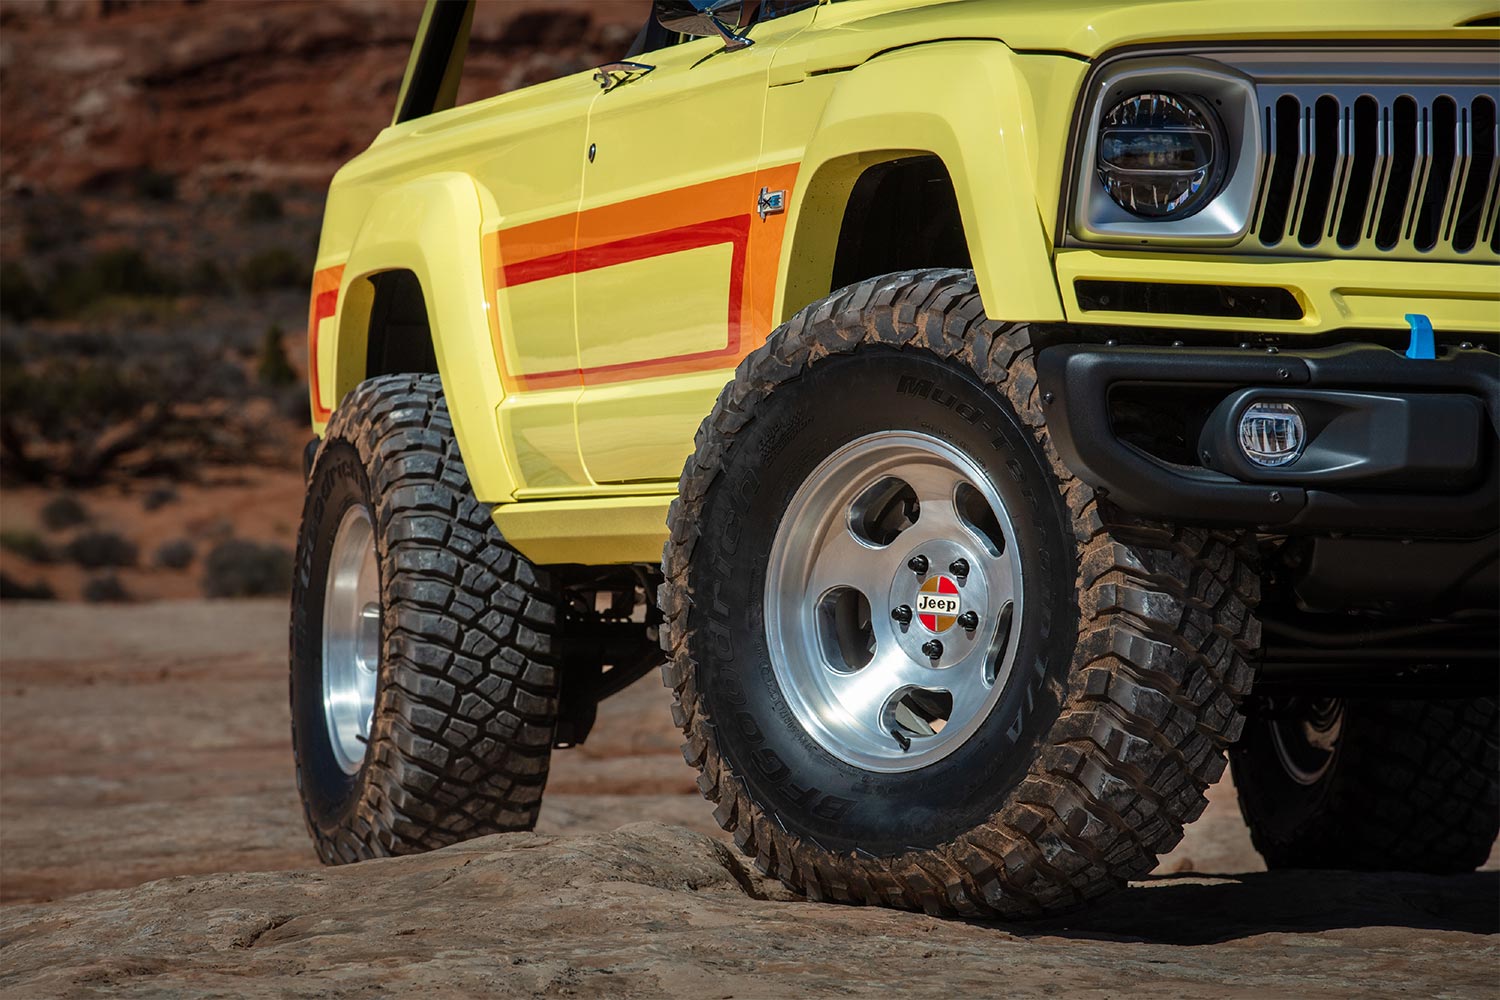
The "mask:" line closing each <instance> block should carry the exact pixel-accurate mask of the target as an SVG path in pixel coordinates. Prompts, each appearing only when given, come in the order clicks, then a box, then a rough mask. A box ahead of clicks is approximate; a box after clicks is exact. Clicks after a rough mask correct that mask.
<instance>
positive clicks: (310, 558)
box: [291, 437, 386, 836]
mask: <svg viewBox="0 0 1500 1000" xmlns="http://www.w3.org/2000/svg"><path fill="white" fill-rule="evenodd" d="M355 506H363V507H365V509H366V510H367V511H369V513H370V517H371V519H372V521H374V522H375V523H376V524H378V523H379V521H378V520H377V519H376V517H375V498H374V496H373V495H372V492H371V488H370V477H369V474H368V472H367V470H366V469H365V465H364V462H363V460H362V459H361V457H360V454H359V451H358V450H357V449H356V448H355V446H354V445H353V444H352V443H350V442H348V441H345V440H343V439H341V438H337V437H329V438H328V439H326V440H325V442H324V444H323V446H322V447H321V448H320V449H319V452H318V455H317V458H316V459H315V461H314V464H313V468H312V475H311V477H310V479H309V482H308V491H307V501H306V504H305V506H304V510H303V515H302V527H301V531H300V536H299V538H298V544H297V572H296V576H295V579H294V583H293V590H292V643H291V645H292V650H291V653H292V655H291V663H292V670H291V710H292V736H293V744H294V750H295V754H296V762H297V785H298V788H299V789H300V790H301V793H302V801H303V804H304V808H305V811H306V813H307V817H308V820H309V822H310V823H312V824H313V825H314V826H315V827H317V829H318V830H319V831H320V832H321V833H323V834H325V835H328V836H332V835H333V834H334V833H336V832H337V831H338V830H340V829H342V828H345V827H347V825H348V823H349V819H350V817H351V816H352V814H353V813H354V812H355V810H356V808H357V806H358V804H359V802H360V800H361V798H362V797H363V791H364V786H365V784H366V776H367V772H368V770H369V757H370V755H369V753H368V751H367V753H366V756H365V763H364V764H363V765H361V767H360V769H359V770H358V771H357V772H355V773H354V774H352V775H351V774H348V773H346V772H345V771H344V769H343V768H342V767H340V766H339V764H338V760H337V758H336V757H335V756H334V752H333V747H332V745H331V743H330V741H329V734H328V726H327V722H326V719H325V716H324V708H323V612H324V607H323V605H324V601H325V599H326V596H327V581H328V569H329V564H330V560H331V558H332V555H333V542H334V537H335V535H336V534H337V532H338V528H339V524H340V523H341V522H342V520H343V518H344V515H345V513H346V512H347V511H348V510H349V509H350V508H351V507H355ZM378 535H379V533H378V531H377V537H376V540H375V544H376V546H377V548H379V547H380V544H381V543H380V539H379V537H378ZM381 660H382V664H381V671H380V677H379V679H378V680H377V684H381V685H383V684H384V674H385V660H386V657H385V656H382V657H381ZM376 701H377V704H378V703H379V690H378V689H377V692H376Z"/></svg>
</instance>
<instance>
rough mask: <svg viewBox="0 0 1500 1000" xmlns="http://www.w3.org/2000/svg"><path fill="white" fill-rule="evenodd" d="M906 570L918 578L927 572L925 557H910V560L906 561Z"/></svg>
mask: <svg viewBox="0 0 1500 1000" xmlns="http://www.w3.org/2000/svg"><path fill="white" fill-rule="evenodd" d="M906 568H907V569H909V570H911V571H912V572H913V573H915V574H917V575H918V576H921V575H922V574H923V573H926V572H927V557H926V556H924V555H915V556H912V557H911V558H910V559H908V560H906Z"/></svg>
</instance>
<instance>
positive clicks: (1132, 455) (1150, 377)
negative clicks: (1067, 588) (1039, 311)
mask: <svg viewBox="0 0 1500 1000" xmlns="http://www.w3.org/2000/svg"><path fill="white" fill-rule="evenodd" d="M1037 381H1038V385H1039V388H1040V389H1041V392H1042V400H1043V406H1044V407H1045V410H1046V414H1047V422H1048V429H1049V431H1050V433H1051V435H1052V440H1053V442H1054V443H1055V444H1056V446H1057V449H1058V452H1059V453H1060V454H1061V456H1062V458H1063V461H1064V462H1065V463H1066V464H1067V466H1068V467H1069V468H1070V469H1071V470H1072V471H1073V472H1074V474H1076V475H1077V476H1079V477H1080V478H1081V479H1083V480H1084V481H1085V482H1088V483H1090V484H1091V485H1093V486H1095V487H1097V488H1101V489H1104V490H1107V491H1108V493H1109V496H1110V499H1111V500H1112V501H1113V502H1114V503H1116V504H1118V505H1119V506H1121V507H1124V508H1125V509H1127V510H1132V511H1136V512H1138V513H1142V514H1148V515H1151V516H1155V517H1165V518H1170V519H1173V520H1185V521H1195V522H1204V523H1212V524H1221V525H1237V526H1266V527H1275V528H1279V529H1282V530H1288V531H1292V530H1306V531H1365V530H1368V531H1381V532H1401V533H1405V534H1410V535H1413V536H1424V537H1425V536H1449V535H1474V534H1482V533H1487V532H1491V531H1493V530H1494V529H1495V526H1496V524H1497V523H1500V470H1497V465H1496V461H1495V456H1496V450H1497V449H1496V447H1495V441H1494V439H1493V437H1491V436H1490V435H1486V437H1490V440H1488V441H1486V442H1485V443H1484V453H1485V454H1486V455H1487V459H1486V462H1487V466H1488V467H1487V468H1485V469H1482V470H1480V471H1479V472H1478V475H1479V476H1480V477H1482V480H1483V481H1482V482H1481V483H1480V484H1479V485H1478V486H1477V487H1475V488H1472V489H1468V490H1463V491H1459V492H1448V493H1442V492H1426V493H1422V492H1401V491H1389V490H1386V491H1378V492H1377V491H1373V490H1352V489H1342V490H1339V489H1323V488H1317V487H1310V486H1305V485H1301V484H1298V483H1296V482H1285V483H1274V484H1252V483H1245V482H1241V481H1239V480H1237V479H1235V478H1233V477H1231V476H1228V475H1226V474H1224V473H1222V472H1216V471H1213V470H1211V469H1206V468H1197V467H1190V466H1179V465H1170V464H1168V463H1166V462H1163V461H1161V460H1159V459H1156V458H1153V457H1152V456H1150V455H1148V454H1146V453H1145V452H1143V451H1141V450H1139V449H1137V448H1135V447H1133V446H1131V445H1129V444H1126V443H1125V442H1123V441H1121V440H1120V439H1119V438H1118V437H1116V435H1115V433H1114V430H1113V427H1112V424H1111V420H1110V413H1109V405H1108V400H1109V391H1110V387H1111V386H1114V385H1117V384H1120V383H1136V384H1146V385H1157V386H1162V387H1163V391H1168V392H1170V391H1171V387H1172V386H1173V385H1183V384H1188V385H1195V386H1213V387H1218V386H1222V387H1223V388H1224V390H1225V393H1226V395H1227V394H1228V393H1230V392H1232V391H1233V390H1235V389H1241V388H1248V387H1255V386H1284V387H1293V386H1297V387H1308V388H1348V389H1356V390H1359V389H1363V390H1374V391H1380V392H1384V393H1400V392H1403V391H1404V392H1412V393H1431V392H1456V393H1465V394H1468V395H1470V396H1472V397H1477V398H1478V400H1479V401H1480V402H1482V404H1483V405H1484V408H1485V411H1486V413H1487V415H1488V418H1489V419H1488V422H1489V426H1490V427H1491V429H1492V430H1493V432H1494V433H1495V434H1497V435H1500V357H1496V356H1495V355H1493V354H1490V353H1488V352H1486V351H1479V350H1459V349H1453V348H1445V349H1444V350H1443V353H1442V355H1441V356H1440V357H1439V358H1437V359H1434V360H1410V359H1408V358H1406V357H1404V356H1403V355H1401V354H1398V353H1396V352H1395V351H1392V350H1390V349H1388V348H1384V347H1379V346H1376V345H1372V344H1349V345H1343V346H1340V347H1332V348H1326V349H1321V350H1309V351H1304V352H1296V353H1294V352H1291V351H1284V350H1283V351H1279V352H1276V353H1271V352H1270V351H1268V350H1257V349H1244V350H1234V349H1217V348H1191V347H1180V348H1170V349H1164V348H1153V347H1134V346H1112V345H1102V346H1101V345H1089V344H1057V345H1054V346H1050V347H1044V348H1042V349H1041V350H1040V351H1039V352H1038V354H1037Z"/></svg>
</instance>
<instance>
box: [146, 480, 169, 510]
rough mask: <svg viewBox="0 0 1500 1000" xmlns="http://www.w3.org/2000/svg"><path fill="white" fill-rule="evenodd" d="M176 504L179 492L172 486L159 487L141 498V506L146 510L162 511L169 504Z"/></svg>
mask: <svg viewBox="0 0 1500 1000" xmlns="http://www.w3.org/2000/svg"><path fill="white" fill-rule="evenodd" d="M176 502H177V491H176V490H174V489H173V488H172V487H170V486H158V487H156V489H154V490H151V491H149V492H148V493H147V494H146V495H145V496H144V497H142V498H141V506H142V507H144V508H145V509H146V510H161V509H162V508H163V507H165V506H166V505H167V504H169V503H176Z"/></svg>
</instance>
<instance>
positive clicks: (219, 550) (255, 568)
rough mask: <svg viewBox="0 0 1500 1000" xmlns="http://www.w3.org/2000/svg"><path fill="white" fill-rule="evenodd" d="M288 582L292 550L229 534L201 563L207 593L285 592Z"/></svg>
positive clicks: (261, 593) (206, 594)
mask: <svg viewBox="0 0 1500 1000" xmlns="http://www.w3.org/2000/svg"><path fill="white" fill-rule="evenodd" d="M291 586H292V553H291V550H289V549H287V548H285V547H284V546H281V545H270V544H267V545H261V544H259V543H257V542H251V541H246V540H245V539H242V538H231V539H229V540H228V541H224V542H220V543H219V544H218V545H215V546H214V547H213V550H212V551H211V552H209V554H208V559H207V560H206V561H205V563H204V567H203V593H204V595H205V596H208V597H260V596H264V595H267V594H284V593H286V592H287V591H288V590H290V589H291Z"/></svg>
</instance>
